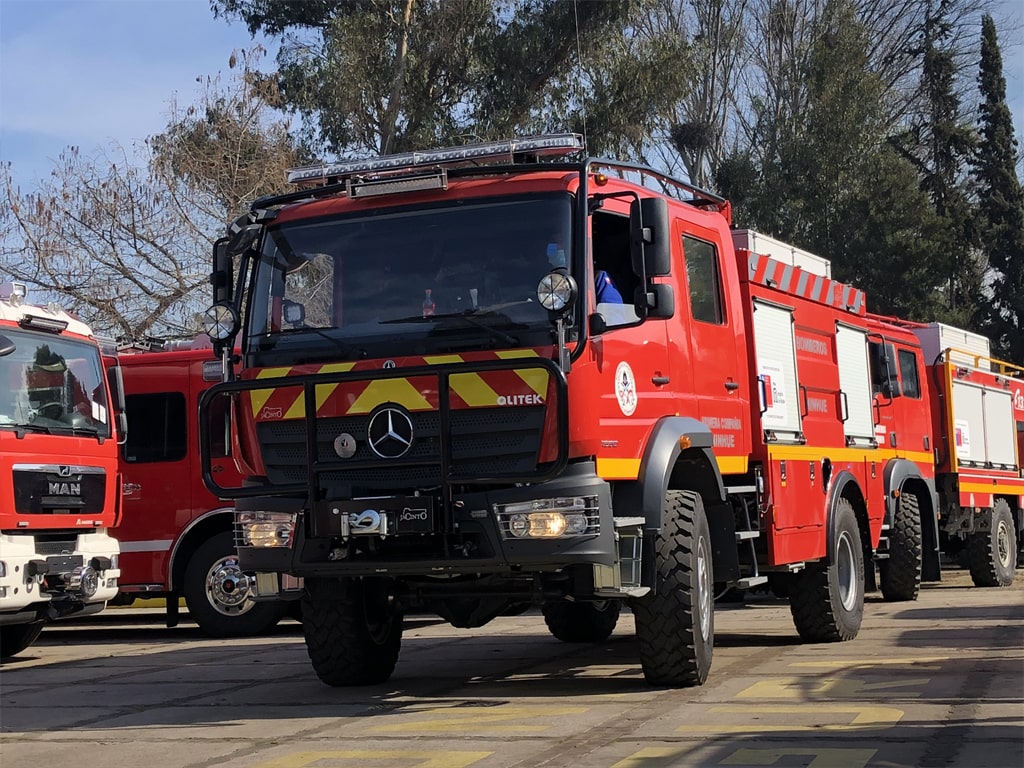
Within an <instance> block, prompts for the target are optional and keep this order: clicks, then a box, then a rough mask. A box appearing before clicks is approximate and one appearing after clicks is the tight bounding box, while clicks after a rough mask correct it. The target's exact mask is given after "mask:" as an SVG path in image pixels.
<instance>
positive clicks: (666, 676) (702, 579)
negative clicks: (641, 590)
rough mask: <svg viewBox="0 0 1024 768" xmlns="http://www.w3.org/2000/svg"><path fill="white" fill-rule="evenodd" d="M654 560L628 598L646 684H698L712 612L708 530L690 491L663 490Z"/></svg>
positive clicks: (708, 648) (711, 636)
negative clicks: (645, 585)
mask: <svg viewBox="0 0 1024 768" xmlns="http://www.w3.org/2000/svg"><path fill="white" fill-rule="evenodd" d="M654 565H655V569H656V571H657V583H656V584H655V585H654V587H653V588H652V589H651V591H650V592H649V593H648V594H647V595H645V596H644V597H641V598H636V599H634V600H632V601H630V606H631V608H632V609H633V616H634V618H635V620H636V636H637V639H638V640H639V644H640V664H641V666H642V667H643V670H644V677H645V678H646V679H647V682H648V683H651V684H652V685H666V686H691V685H701V684H702V683H703V682H704V681H705V680H707V677H708V671H709V670H710V669H711V656H712V651H713V649H714V642H715V614H714V591H713V586H712V584H713V579H712V574H713V569H712V562H711V536H710V533H709V532H708V521H707V517H706V516H705V514H704V502H703V501H702V500H701V497H700V496H699V495H697V494H696V493H692V492H690V491H668V492H667V493H666V494H665V508H664V512H663V516H662V527H661V531H660V533H658V534H657V536H656V537H655V539H654Z"/></svg>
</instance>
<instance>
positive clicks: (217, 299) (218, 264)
mask: <svg viewBox="0 0 1024 768" xmlns="http://www.w3.org/2000/svg"><path fill="white" fill-rule="evenodd" d="M228 242H229V239H228V238H226V237H222V238H221V239H220V240H218V241H217V242H215V243H214V244H213V272H211V273H210V284H211V285H212V286H213V303H214V304H222V303H227V302H230V301H231V281H232V278H233V276H234V263H233V259H232V258H231V255H230V253H229V252H228Z"/></svg>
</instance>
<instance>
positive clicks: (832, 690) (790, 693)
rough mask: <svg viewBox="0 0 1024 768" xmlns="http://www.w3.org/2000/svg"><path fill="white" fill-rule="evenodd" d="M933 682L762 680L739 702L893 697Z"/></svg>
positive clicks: (922, 679)
mask: <svg viewBox="0 0 1024 768" xmlns="http://www.w3.org/2000/svg"><path fill="white" fill-rule="evenodd" d="M929 682H931V678H929V677H916V678H914V679H912V680H893V681H888V682H884V683H869V682H867V681H865V680H858V679H856V678H836V679H825V680H808V679H806V678H803V677H783V678H776V679H773V680H761V681H759V682H757V683H754V684H753V685H752V686H750V687H749V688H747V689H746V690H744V691H741V692H740V693H739V694H738V695H737V698H741V699H800V700H805V699H821V698H835V699H842V698H855V697H858V696H871V697H876V696H877V694H878V693H892V692H894V691H895V690H899V689H901V688H918V687H924V686H925V685H927V684H928V683H929ZM900 694H901V695H902V696H920V695H921V694H920V692H911V691H900Z"/></svg>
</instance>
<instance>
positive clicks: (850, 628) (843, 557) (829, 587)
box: [789, 499, 864, 643]
mask: <svg viewBox="0 0 1024 768" xmlns="http://www.w3.org/2000/svg"><path fill="white" fill-rule="evenodd" d="M828 554H829V560H830V561H831V562H830V564H828V565H825V564H824V563H811V564H810V565H808V566H807V567H806V568H804V569H803V570H802V571H800V572H799V573H796V574H794V575H793V581H792V583H791V584H790V590H789V610H790V613H792V614H793V624H794V625H795V626H796V630H797V632H799V633H800V637H801V638H803V639H804V640H805V641H807V642H810V643H831V642H837V641H841V640H852V639H853V638H855V637H856V636H857V633H858V632H859V631H860V624H861V621H862V620H863V618H864V550H863V549H862V545H861V538H860V529H859V528H858V526H857V516H856V514H855V513H854V511H853V506H852V505H851V504H850V502H849V501H847V500H846V499H840V500H839V503H838V504H837V506H836V514H835V516H834V517H833V519H832V537H831V551H830V552H829V553H828Z"/></svg>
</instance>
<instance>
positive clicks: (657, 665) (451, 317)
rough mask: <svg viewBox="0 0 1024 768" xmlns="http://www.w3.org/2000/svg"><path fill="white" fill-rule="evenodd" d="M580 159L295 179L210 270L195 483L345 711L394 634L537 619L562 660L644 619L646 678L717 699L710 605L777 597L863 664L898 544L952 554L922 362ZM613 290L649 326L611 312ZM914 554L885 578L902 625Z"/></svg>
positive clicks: (805, 628)
mask: <svg viewBox="0 0 1024 768" xmlns="http://www.w3.org/2000/svg"><path fill="white" fill-rule="evenodd" d="M582 150H583V144H582V140H581V139H580V137H579V136H576V135H574V134H561V135H554V136H543V137H533V138H529V139H524V140H520V141H512V142H496V143H491V144H482V145H471V146H466V147H456V148H452V149H443V150H435V151H426V152H415V153H410V154H406V155H397V156H387V157H382V158H375V159H371V160H366V161H350V162H341V163H334V164H322V165H318V166H316V167H310V168H303V169H296V170H295V171H293V172H291V174H290V179H291V181H293V182H295V183H296V184H297V185H299V187H300V188H299V189H298V190H297V191H295V192H292V193H288V194H284V195H280V196H276V197H272V198H267V199H263V200H260V201H257V202H256V203H255V204H254V205H253V206H252V210H251V212H250V214H249V215H247V216H246V217H244V218H243V219H241V220H239V221H238V222H236V225H235V226H233V228H232V234H231V237H230V238H225V239H224V240H223V241H220V242H219V243H218V244H217V246H216V247H215V252H214V272H213V276H212V278H213V283H214V300H215V303H214V306H213V307H212V308H211V309H210V310H209V312H208V314H207V329H208V331H209V333H210V335H211V337H212V338H213V339H214V341H215V347H216V349H217V351H218V354H220V356H221V358H222V361H223V366H224V378H225V381H224V383H222V384H218V385H216V386H214V387H212V388H211V389H210V390H209V391H208V392H207V393H206V394H205V395H204V396H203V398H202V399H201V409H202V411H203V413H204V414H206V415H201V418H200V426H201V430H202V435H201V450H202V453H203V464H204V480H205V482H206V483H207V485H208V487H209V488H210V489H211V490H212V491H213V492H214V493H215V494H217V495H218V496H221V497H224V498H234V499H235V509H236V518H235V525H236V529H235V534H236V537H237V538H236V543H237V545H238V554H239V564H240V567H242V568H244V569H245V570H251V571H254V572H255V573H256V585H257V590H258V593H259V595H260V596H263V595H266V596H268V597H276V596H279V595H280V594H282V591H283V590H284V582H283V579H284V577H285V576H287V577H288V578H289V579H294V578H296V577H298V578H301V579H302V580H303V591H302V617H303V627H304V633H305V639H306V645H307V650H308V653H309V656H310V658H311V661H312V664H313V667H314V670H315V671H316V673H317V675H318V676H319V677H320V678H321V680H323V681H324V682H325V683H327V684H329V685H336V686H344V685H361V684H370V683H376V682H380V681H383V680H386V679H387V678H388V677H389V676H390V675H391V674H392V672H393V670H394V667H395V664H396V662H397V658H398V654H399V647H400V644H401V636H402V617H403V614H404V613H406V612H409V611H429V612H433V613H436V614H438V615H440V616H441V617H443V618H444V619H446V620H447V621H449V622H450V623H452V624H453V625H455V626H458V627H477V626H481V625H483V624H485V623H486V622H488V621H490V620H491V619H492V618H494V617H496V616H498V615H500V614H501V613H503V612H505V611H507V610H509V608H510V607H511V606H518V605H522V604H524V603H525V604H539V605H541V606H542V609H543V613H544V617H545V620H546V623H547V626H548V628H549V629H550V631H551V632H552V634H553V635H554V636H555V637H557V638H559V639H561V640H564V641H568V642H581V641H582V642H586V641H601V640H603V639H604V638H606V637H607V636H608V635H609V634H610V633H611V632H612V630H613V628H614V627H615V624H616V621H617V619H618V616H619V612H620V609H621V607H622V606H623V605H626V606H628V607H629V608H630V609H631V610H632V612H633V615H634V619H635V624H636V633H637V637H638V639H639V653H640V662H641V666H642V668H643V672H644V675H645V677H646V679H647V680H648V681H649V682H651V683H653V684H658V685H695V684H701V683H703V682H704V680H705V679H706V677H707V675H708V672H709V669H710V667H711V661H712V652H713V641H714V614H713V601H714V599H715V595H716V592H719V591H725V590H726V589H727V588H729V587H737V588H740V589H742V588H746V587H750V586H754V585H757V584H763V583H765V582H766V581H767V580H768V579H771V583H772V586H773V587H774V588H775V590H776V591H777V592H780V593H781V592H784V593H786V594H788V595H789V599H790V604H791V612H792V616H793V621H794V623H795V626H796V628H797V630H798V632H799V634H800V636H801V637H802V638H804V639H805V640H808V641H812V642H818V641H826V642H827V641H841V640H848V639H850V638H853V637H855V636H856V634H857V632H858V630H859V628H860V624H861V619H862V614H863V606H864V593H865V590H866V589H868V588H872V587H873V586H874V580H875V568H874V567H873V566H874V561H873V560H872V558H873V557H874V556H875V555H876V554H878V555H879V556H880V557H881V558H884V557H885V556H886V555H889V556H891V555H892V554H893V551H892V550H893V548H892V546H890V542H889V541H888V536H889V533H890V532H891V531H893V530H896V529H895V528H894V520H896V519H897V518H899V517H906V516H909V515H912V514H916V515H918V516H920V517H921V518H922V521H924V522H923V523H922V525H923V526H924V527H927V528H929V529H934V528H935V519H936V513H937V510H936V509H935V498H936V494H935V479H934V465H933V463H932V451H933V448H934V446H933V445H932V444H931V443H930V439H931V438H930V431H931V420H930V417H929V415H928V411H927V409H924V408H921V407H920V401H918V403H917V404H916V405H914V404H912V403H910V400H911V398H908V397H903V395H902V393H903V392H904V391H906V389H907V383H905V382H903V381H901V379H900V377H901V373H900V369H899V367H898V366H897V365H896V364H895V363H894V362H893V361H895V360H897V359H903V358H897V352H896V350H897V349H899V350H900V351H901V352H900V354H902V353H903V352H905V353H906V355H910V356H912V357H913V360H914V369H913V370H915V371H917V372H920V371H922V370H924V361H923V357H922V354H921V345H920V342H919V341H918V340H917V339H916V337H915V336H914V335H913V333H912V332H911V331H910V330H908V329H906V328H902V327H900V326H897V325H891V324H886V323H883V322H882V321H880V320H878V319H873V318H869V317H868V316H867V314H866V307H865V299H864V295H863V293H862V292H861V291H859V290H857V289H855V288H852V287H850V286H846V285H843V284H841V283H839V282H837V281H834V280H832V279H831V277H830V276H829V274H828V270H827V263H824V262H822V261H821V260H820V259H818V260H815V259H814V257H811V256H809V255H807V254H800V253H799V252H795V251H794V250H793V249H790V248H788V246H786V247H784V248H782V249H781V250H780V252H777V253H776V252H774V251H772V252H766V251H768V250H769V249H766V248H765V247H762V245H761V242H762V241H761V239H760V238H759V236H757V235H756V233H750V232H735V233H734V232H733V231H731V229H730V215H729V214H730V208H729V204H728V202H727V201H725V200H724V199H722V198H720V197H718V196H716V195H714V194H711V193H708V192H706V191H703V190H700V189H698V188H696V187H693V186H692V185H688V184H686V183H683V182H680V181H678V180H675V179H671V178H669V177H666V176H665V175H663V174H661V173H659V172H658V171H655V170H653V169H650V168H644V167H640V166H635V165H631V164H627V163H622V162H617V161H612V160H605V159H595V158H585V157H584V156H583V154H582ZM666 190H667V192H666ZM765 242H767V241H765ZM780 246H781V244H780ZM772 256H775V258H772ZM798 257H799V258H798ZM600 271H604V272H605V273H606V274H607V275H608V276H609V277H610V278H611V279H612V280H613V282H614V284H615V285H616V286H617V287H618V289H619V292H620V293H621V294H622V295H623V296H625V297H628V301H629V303H627V304H621V303H616V304H609V303H599V302H597V301H596V299H595V291H594V276H595V274H596V273H598V272H600ZM243 299H244V300H243ZM236 344H237V345H239V349H240V352H239V353H237V354H235V353H234V352H233V350H234V349H235V346H236ZM907 359H908V360H909V358H907ZM908 373H909V371H908ZM915 383H916V385H917V386H918V388H919V390H920V391H922V392H923V391H925V389H924V388H925V386H926V384H925V382H924V381H923V379H920V380H916V382H915ZM221 399H223V400H226V401H228V402H229V403H230V406H231V408H232V412H233V419H232V423H233V431H232V440H233V454H234V455H235V458H236V461H238V463H239V467H240V469H241V472H242V480H241V482H240V483H238V484H236V485H235V486H234V487H225V486H223V485H221V484H220V483H219V482H218V478H217V476H216V474H215V473H214V472H213V468H212V458H211V444H212V440H213V435H214V433H215V432H217V431H218V430H219V429H220V426H219V424H220V422H219V421H218V422H217V426H215V427H210V426H209V424H208V421H209V414H210V413H212V412H213V411H214V410H215V408H216V407H217V406H216V403H217V401H218V400H221ZM883 431H884V435H883ZM900 530H906V526H902V527H900ZM918 530H920V529H918ZM922 535H923V534H922ZM933 540H934V536H933ZM918 547H919V549H918V553H919V557H918V558H917V559H911V561H910V565H908V563H907V562H906V560H903V561H899V560H894V561H893V567H888V568H887V569H884V570H883V574H882V588H883V590H885V591H887V592H888V594H889V595H891V596H892V598H893V599H907V598H908V597H911V596H912V595H911V594H910V593H911V592H912V593H913V594H916V589H917V585H918V584H919V581H920V578H921V574H920V567H921V566H920V562H921V556H920V551H921V542H920V537H919V541H918ZM927 554H928V557H929V559H930V560H934V559H935V558H934V555H935V552H934V550H933V549H932V550H929V552H928V553H927ZM866 563H869V564H871V567H870V568H866V567H865V564H866ZM910 566H914V567H916V568H917V570H916V571H913V572H911V571H912V570H913V569H912V568H911V567H910Z"/></svg>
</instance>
